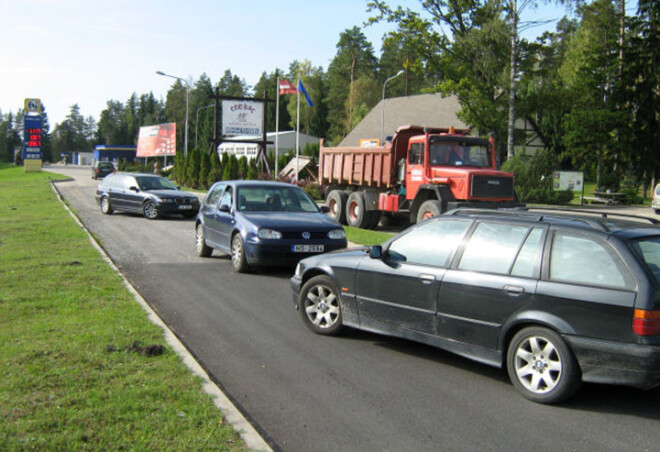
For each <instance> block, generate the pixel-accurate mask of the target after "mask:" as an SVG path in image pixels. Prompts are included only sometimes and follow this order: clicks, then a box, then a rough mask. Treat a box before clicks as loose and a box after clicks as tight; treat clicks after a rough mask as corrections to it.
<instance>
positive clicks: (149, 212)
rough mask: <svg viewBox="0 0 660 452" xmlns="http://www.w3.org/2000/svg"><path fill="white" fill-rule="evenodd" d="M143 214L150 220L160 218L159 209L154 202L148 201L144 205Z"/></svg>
mask: <svg viewBox="0 0 660 452" xmlns="http://www.w3.org/2000/svg"><path fill="white" fill-rule="evenodd" d="M142 214H143V215H144V217H145V218H148V219H150V220H155V219H156V218H158V217H159V213H158V208H157V207H156V204H154V202H153V201H147V202H145V203H144V206H142Z"/></svg>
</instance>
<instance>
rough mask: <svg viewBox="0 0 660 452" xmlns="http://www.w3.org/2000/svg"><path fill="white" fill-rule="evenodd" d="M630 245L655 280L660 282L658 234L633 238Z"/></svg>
mask: <svg viewBox="0 0 660 452" xmlns="http://www.w3.org/2000/svg"><path fill="white" fill-rule="evenodd" d="M632 246H633V248H634V250H635V251H636V252H637V254H639V255H640V256H641V258H642V260H643V261H644V262H645V263H646V265H647V266H648V267H649V269H650V270H651V272H652V273H653V276H654V277H655V280H656V282H657V283H658V284H660V236H655V237H645V238H642V239H638V240H635V241H633V242H632Z"/></svg>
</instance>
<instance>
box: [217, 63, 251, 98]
mask: <svg viewBox="0 0 660 452" xmlns="http://www.w3.org/2000/svg"><path fill="white" fill-rule="evenodd" d="M217 88H218V92H219V94H220V95H221V96H234V97H245V96H247V94H248V92H249V91H250V87H249V86H248V85H247V84H246V83H245V81H244V80H243V79H241V78H240V77H238V76H237V75H233V74H232V73H231V70H229V69H227V70H225V73H224V75H223V76H222V78H221V79H220V81H219V82H218V85H217Z"/></svg>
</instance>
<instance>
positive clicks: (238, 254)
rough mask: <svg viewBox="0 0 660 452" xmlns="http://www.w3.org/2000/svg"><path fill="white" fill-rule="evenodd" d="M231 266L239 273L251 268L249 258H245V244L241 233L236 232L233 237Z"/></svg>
mask: <svg viewBox="0 0 660 452" xmlns="http://www.w3.org/2000/svg"><path fill="white" fill-rule="evenodd" d="M231 266H232V267H233V268H234V270H236V271H237V272H238V273H245V272H247V271H248V270H249V267H248V265H247V259H245V246H244V245H243V238H242V237H241V234H239V233H236V234H234V237H233V238H232V239H231Z"/></svg>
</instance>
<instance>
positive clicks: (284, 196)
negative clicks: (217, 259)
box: [195, 181, 346, 272]
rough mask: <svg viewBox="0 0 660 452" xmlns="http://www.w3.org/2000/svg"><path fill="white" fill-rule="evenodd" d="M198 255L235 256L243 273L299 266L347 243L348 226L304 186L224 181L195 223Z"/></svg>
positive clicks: (211, 192)
mask: <svg viewBox="0 0 660 452" xmlns="http://www.w3.org/2000/svg"><path fill="white" fill-rule="evenodd" d="M195 229H196V244H197V254H198V256H200V257H208V256H210V255H211V253H212V252H213V250H214V249H218V250H220V251H222V252H224V253H227V254H230V255H231V263H232V266H233V268H234V269H235V270H236V271H238V272H245V271H248V270H249V269H250V268H251V267H256V266H274V265H275V266H286V265H295V264H296V263H297V262H298V261H299V260H300V259H302V258H305V257H308V256H312V255H315V254H320V253H325V252H328V251H333V250H337V249H341V248H345V247H346V235H345V233H344V229H343V228H342V226H341V225H340V224H339V223H338V222H337V221H335V220H334V219H332V218H330V217H329V216H328V215H326V214H325V213H324V211H323V210H321V209H319V207H318V206H317V205H316V203H314V201H313V200H312V199H311V198H310V197H309V196H308V195H307V193H305V192H304V191H303V190H302V189H300V187H297V186H295V185H291V184H285V183H281V182H265V181H223V182H218V183H216V184H214V185H213V186H212V187H211V189H210V190H209V192H208V193H207V194H206V197H205V198H204V201H203V203H202V206H201V208H200V210H199V214H198V215H197V221H196V223H195Z"/></svg>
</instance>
